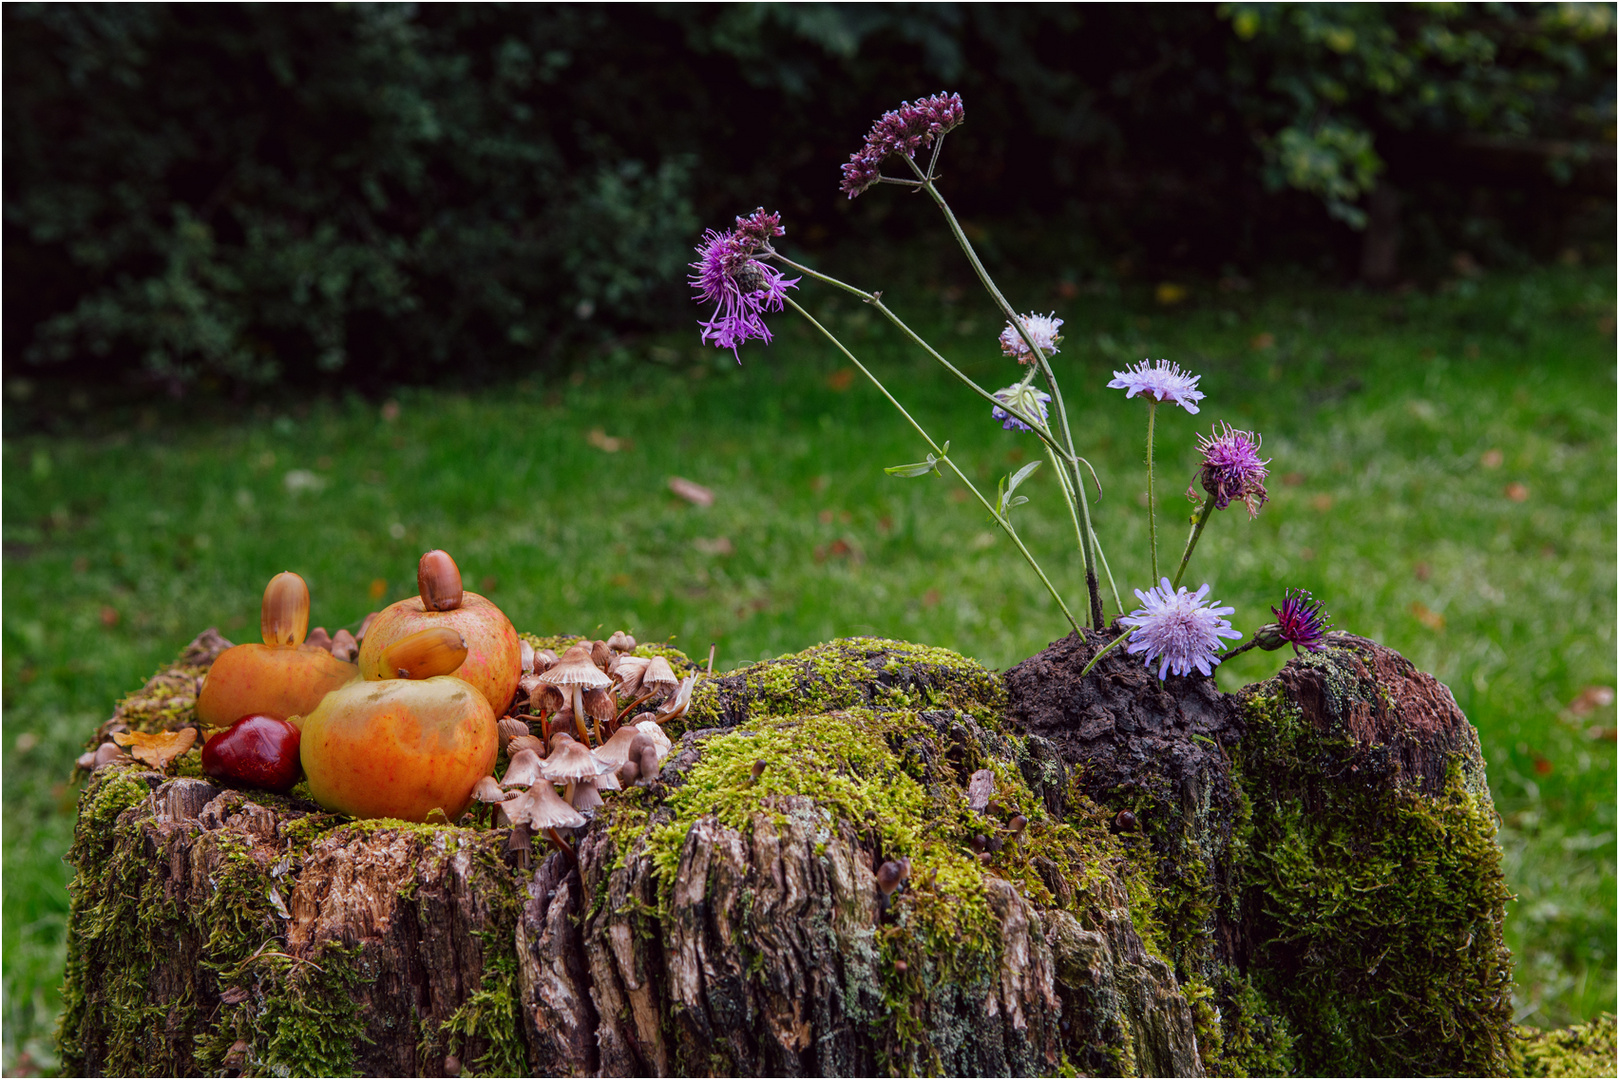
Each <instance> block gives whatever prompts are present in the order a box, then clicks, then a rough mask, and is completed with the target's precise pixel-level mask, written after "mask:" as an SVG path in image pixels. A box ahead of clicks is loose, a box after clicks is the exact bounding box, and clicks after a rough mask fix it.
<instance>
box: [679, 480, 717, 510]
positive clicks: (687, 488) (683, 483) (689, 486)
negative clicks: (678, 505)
mask: <svg viewBox="0 0 1619 1080" xmlns="http://www.w3.org/2000/svg"><path fill="white" fill-rule="evenodd" d="M669 490H670V491H672V492H674V493H675V494H676V495H679V496H680V497H681V498H682V499H685V500H686V501H687V502H689V503H691V504H692V505H693V506H713V505H714V492H713V491H711V490H709V489H708V488H706V487H704V486H703V485H701V484H697V483H693V482H692V481H690V480H687V479H686V478H685V477H683V476H671V477H670V478H669Z"/></svg>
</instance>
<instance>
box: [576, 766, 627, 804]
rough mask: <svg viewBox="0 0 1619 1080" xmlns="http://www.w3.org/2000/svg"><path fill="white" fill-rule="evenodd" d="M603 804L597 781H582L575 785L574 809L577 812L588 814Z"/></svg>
mask: <svg viewBox="0 0 1619 1080" xmlns="http://www.w3.org/2000/svg"><path fill="white" fill-rule="evenodd" d="M612 775H613V774H612V773H606V774H605V776H612ZM614 783H615V784H616V783H617V781H616V780H615V781H614ZM601 804H602V797H601V792H600V791H599V790H597V787H596V781H594V780H581V781H579V782H578V783H577V784H575V785H573V808H574V809H575V810H578V811H579V812H580V813H586V812H588V811H591V810H594V809H596V807H598V806H600V805H601Z"/></svg>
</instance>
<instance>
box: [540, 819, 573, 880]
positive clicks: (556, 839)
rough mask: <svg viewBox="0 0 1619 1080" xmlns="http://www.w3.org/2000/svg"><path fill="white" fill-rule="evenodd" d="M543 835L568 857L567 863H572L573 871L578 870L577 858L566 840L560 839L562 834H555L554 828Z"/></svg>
mask: <svg viewBox="0 0 1619 1080" xmlns="http://www.w3.org/2000/svg"><path fill="white" fill-rule="evenodd" d="M545 835H547V836H549V837H550V838H551V843H553V844H555V845H556V846H557V847H559V848H561V849H562V850H563V852H564V853H565V854H566V855H567V856H568V861H569V862H571V863H573V868H574V869H575V870H577V869H579V856H577V855H575V854H574V853H573V848H572V847H570V846H569V844H568V842H567V841H566V840H564V839H562V834H561V833H559V832H557V831H556V829H555V828H550V829H546V830H545Z"/></svg>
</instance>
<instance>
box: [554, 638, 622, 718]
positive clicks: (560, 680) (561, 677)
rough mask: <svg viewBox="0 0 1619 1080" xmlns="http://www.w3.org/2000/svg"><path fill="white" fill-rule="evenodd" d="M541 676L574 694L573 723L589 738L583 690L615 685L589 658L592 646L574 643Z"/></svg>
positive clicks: (569, 695)
mask: <svg viewBox="0 0 1619 1080" xmlns="http://www.w3.org/2000/svg"><path fill="white" fill-rule="evenodd" d="M603 648H604V649H605V648H606V646H603ZM540 679H541V681H542V682H545V683H546V684H548V685H550V686H554V687H556V688H557V689H558V690H561V691H562V692H563V694H564V695H565V696H568V697H569V698H571V703H572V705H573V715H574V724H575V726H576V727H577V728H578V731H579V734H580V735H581V736H583V737H584V741H586V742H588V741H589V734H588V733H587V732H586V731H585V725H584V717H585V706H584V692H585V691H586V690H605V689H607V688H608V687H609V686H612V685H613V680H612V679H611V678H609V677H608V676H607V675H605V674H604V673H603V672H602V670H601V669H600V668H598V667H597V666H596V664H595V662H594V661H592V660H591V658H590V650H589V649H588V648H586V647H585V646H583V645H575V646H574V647H573V648H571V649H569V650H568V651H567V652H565V653H563V654H562V658H561V659H560V660H558V661H557V662H556V666H555V667H553V668H551V669H550V670H548V671H546V672H544V673H543V674H541V675H540Z"/></svg>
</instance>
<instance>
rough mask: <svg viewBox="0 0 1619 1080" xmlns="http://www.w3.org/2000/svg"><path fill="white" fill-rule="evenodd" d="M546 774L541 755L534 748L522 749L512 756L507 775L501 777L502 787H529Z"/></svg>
mask: <svg viewBox="0 0 1619 1080" xmlns="http://www.w3.org/2000/svg"><path fill="white" fill-rule="evenodd" d="M543 775H545V767H544V765H543V764H542V763H541V761H540V755H538V754H536V753H535V752H534V751H533V750H529V749H526V748H525V749H522V750H519V751H518V752H517V753H516V754H514V755H513V756H512V760H511V764H509V765H507V766H506V775H505V776H503V777H501V779H500V784H501V786H502V787H528V786H529V785H530V784H533V783H535V782H536V781H538V780H539V778H540V777H541V776H543Z"/></svg>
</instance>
